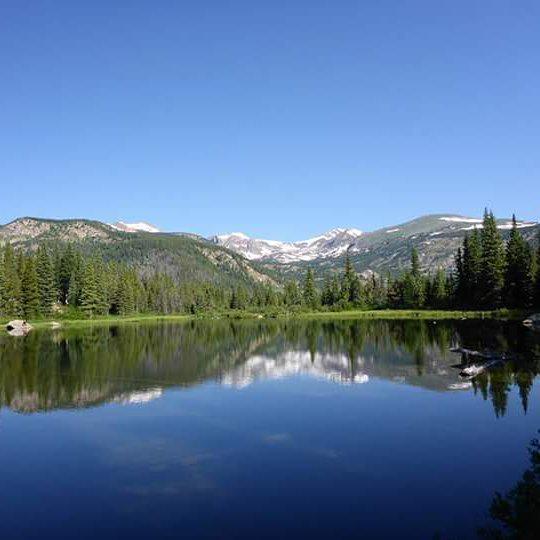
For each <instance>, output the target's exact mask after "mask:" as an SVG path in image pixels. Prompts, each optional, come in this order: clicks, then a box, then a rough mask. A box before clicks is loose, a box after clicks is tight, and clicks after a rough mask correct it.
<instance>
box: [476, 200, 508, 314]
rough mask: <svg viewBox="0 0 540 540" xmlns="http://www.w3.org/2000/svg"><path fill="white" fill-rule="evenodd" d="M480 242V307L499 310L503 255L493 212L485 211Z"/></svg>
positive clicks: (503, 263)
mask: <svg viewBox="0 0 540 540" xmlns="http://www.w3.org/2000/svg"><path fill="white" fill-rule="evenodd" d="M481 240H482V272H481V281H480V290H481V296H480V298H481V305H482V307H484V308H487V309H495V308H499V307H501V305H502V301H503V287H504V269H505V268H504V267H505V253H504V243H503V240H502V238H501V235H500V234H499V231H498V229H497V222H496V221H495V217H494V216H493V212H489V213H488V211H487V209H486V211H485V213H484V226H483V229H482V234H481Z"/></svg>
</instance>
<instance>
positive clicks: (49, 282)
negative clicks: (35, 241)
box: [36, 246, 56, 316]
mask: <svg viewBox="0 0 540 540" xmlns="http://www.w3.org/2000/svg"><path fill="white" fill-rule="evenodd" d="M36 257H37V259H36V272H37V279H38V289H39V295H40V302H39V303H40V312H41V313H42V314H43V315H45V316H48V315H50V314H51V312H52V306H53V304H54V302H55V301H56V287H55V281H54V269H53V265H52V261H51V257H50V255H49V252H48V251H47V249H46V248H45V247H43V246H40V247H39V248H38V250H37V256H36Z"/></svg>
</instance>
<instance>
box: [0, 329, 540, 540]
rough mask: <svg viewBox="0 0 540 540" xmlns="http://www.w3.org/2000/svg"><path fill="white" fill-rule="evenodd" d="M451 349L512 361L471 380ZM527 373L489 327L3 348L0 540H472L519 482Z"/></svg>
mask: <svg viewBox="0 0 540 540" xmlns="http://www.w3.org/2000/svg"><path fill="white" fill-rule="evenodd" d="M454 345H463V346H466V347H469V348H475V349H485V348H488V349H490V350H495V351H500V352H506V353H511V354H512V356H513V357H514V360H513V361H511V362H507V363H505V364H503V365H500V366H498V367H496V368H494V369H492V370H490V371H489V372H484V373H482V374H481V375H479V376H478V377H476V378H474V379H472V380H466V379H463V378H461V377H460V376H459V370H457V369H455V368H453V367H452V365H454V364H456V362H459V361H460V358H459V355H456V354H453V353H450V352H449V348H450V347H451V346H454ZM539 361H540V339H539V338H538V335H537V334H536V335H535V334H534V333H533V332H531V331H530V330H527V329H525V328H522V327H521V326H519V325H517V324H509V323H506V324H505V323H498V322H493V321H486V322H473V321H460V322H453V323H448V322H437V323H434V322H428V321H408V322H403V321H351V320H347V321H330V322H323V321H313V322H265V321H261V322H258V321H257V322H253V321H244V322H234V323H232V322H220V321H218V322H203V321H201V322H187V323H159V324H144V325H138V324H134V325H123V326H118V327H99V328H90V329H81V330H60V331H57V332H51V331H38V332H33V333H32V334H30V335H29V336H27V337H26V338H20V339H14V338H8V337H1V338H0V481H1V484H0V485H1V490H0V536H1V537H2V538H45V537H51V538H95V537H99V538H118V537H130V538H144V537H146V538H152V537H158V536H159V537H164V538H166V537H170V538H179V537H183V538H192V537H197V538H224V537H230V538H278V537H292V536H293V535H294V536H297V537H304V536H305V537H308V536H309V537H311V538H329V537H331V538H362V537H364V538H366V537H369V538H396V537H410V538H433V537H434V536H435V535H439V536H440V537H442V538H468V537H471V538H472V537H474V536H475V531H476V528H477V527H478V526H480V525H483V524H485V523H486V520H487V509H488V506H489V503H490V501H491V497H492V495H493V493H494V491H495V490H499V491H505V490H507V489H508V488H510V487H511V486H512V485H513V484H514V483H515V481H516V480H517V479H518V478H519V476H520V474H521V472H522V471H523V470H524V469H525V468H526V466H527V457H528V456H527V452H526V447H527V444H528V442H529V440H530V439H531V438H533V437H534V436H535V434H536V432H537V429H538V428H540V408H539V403H538V398H539V396H538V382H537V379H536V373H537V370H538V365H539Z"/></svg>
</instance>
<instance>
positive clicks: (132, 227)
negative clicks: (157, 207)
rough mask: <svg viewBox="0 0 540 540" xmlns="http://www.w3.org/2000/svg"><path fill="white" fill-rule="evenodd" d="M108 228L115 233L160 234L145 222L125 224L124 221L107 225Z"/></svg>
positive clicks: (153, 226) (155, 228) (154, 227)
mask: <svg viewBox="0 0 540 540" xmlns="http://www.w3.org/2000/svg"><path fill="white" fill-rule="evenodd" d="M109 226H110V227H112V228H113V229H116V230H117V231H122V232H129V233H134V232H148V233H158V232H161V231H160V230H159V229H158V228H157V227H156V226H155V225H152V224H150V223H147V222H146V221H138V222H136V223H125V222H124V221H117V222H116V223H109Z"/></svg>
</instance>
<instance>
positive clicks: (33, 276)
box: [21, 257, 40, 319]
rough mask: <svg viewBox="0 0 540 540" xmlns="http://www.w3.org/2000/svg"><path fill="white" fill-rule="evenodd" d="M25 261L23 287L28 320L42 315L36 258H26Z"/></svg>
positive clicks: (23, 299) (25, 311) (24, 309)
mask: <svg viewBox="0 0 540 540" xmlns="http://www.w3.org/2000/svg"><path fill="white" fill-rule="evenodd" d="M23 260H24V264H23V278H22V285H21V292H22V301H23V313H24V316H25V317H26V318H27V319H33V318H35V317H37V316H38V315H39V314H40V312H39V308H40V295H39V288H38V276H37V272H36V263H35V260H34V257H26V258H25V259H23Z"/></svg>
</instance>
